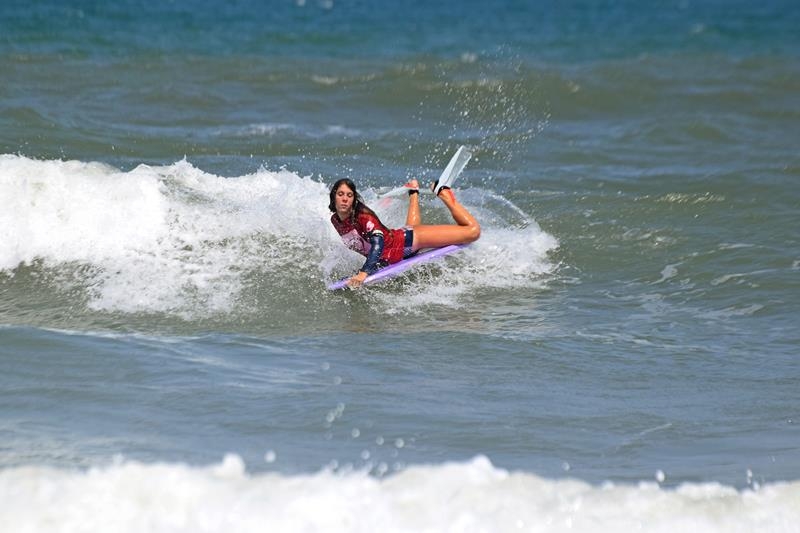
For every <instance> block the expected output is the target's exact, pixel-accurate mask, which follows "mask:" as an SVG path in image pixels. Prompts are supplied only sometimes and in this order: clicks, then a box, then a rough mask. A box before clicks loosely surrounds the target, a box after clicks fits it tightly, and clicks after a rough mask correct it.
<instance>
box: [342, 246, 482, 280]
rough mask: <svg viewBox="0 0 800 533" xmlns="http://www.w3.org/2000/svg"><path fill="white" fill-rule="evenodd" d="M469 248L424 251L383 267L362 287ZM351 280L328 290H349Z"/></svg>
mask: <svg viewBox="0 0 800 533" xmlns="http://www.w3.org/2000/svg"><path fill="white" fill-rule="evenodd" d="M465 246H468V245H467V244H451V245H449V246H442V247H441V248H432V249H429V250H424V251H421V252H418V253H416V254H414V255H412V256H411V257H409V258H407V259H403V260H402V261H398V262H397V263H394V264H391V265H388V266H385V267H383V268H382V269H380V270H378V271H377V272H374V273H373V274H370V275H369V276H367V277H366V279H365V280H364V283H362V285H372V284H373V283H378V282H380V281H384V280H387V279H389V278H393V277H395V276H397V275H398V274H401V273H402V272H405V271H406V270H408V269H409V268H411V267H412V266H414V265H417V264H419V263H425V262H428V261H431V260H433V259H436V258H438V257H444V256H446V255H450V254H452V253H453V252H457V251H459V250H460V249H462V248H464V247H465ZM349 279H350V276H348V277H346V278H343V279H340V280H339V281H336V282H334V283H331V284H329V285H328V290H331V291H335V290H338V289H346V288H347V280H349Z"/></svg>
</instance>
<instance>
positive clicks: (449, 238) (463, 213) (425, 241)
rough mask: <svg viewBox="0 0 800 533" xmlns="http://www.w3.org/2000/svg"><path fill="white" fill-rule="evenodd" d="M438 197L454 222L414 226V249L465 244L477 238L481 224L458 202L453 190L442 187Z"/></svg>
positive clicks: (479, 234)
mask: <svg viewBox="0 0 800 533" xmlns="http://www.w3.org/2000/svg"><path fill="white" fill-rule="evenodd" d="M439 199H440V200H441V201H442V202H444V205H445V206H447V209H449V210H450V214H451V215H452V217H453V220H455V222H456V224H455V225H454V224H446V225H440V226H426V225H419V226H414V245H413V248H414V250H415V251H416V250H419V249H421V248H438V247H440V246H447V245H450V244H467V243H470V242H474V241H476V240H478V237H480V236H481V226H480V224H478V221H477V220H475V217H473V216H472V213H470V212H469V211H467V208H466V207H464V206H463V205H461V204H460V203H458V200H456V197H455V195H454V194H453V191H452V190H450V189H442V190H441V191H440V192H439Z"/></svg>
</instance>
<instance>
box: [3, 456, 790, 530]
mask: <svg viewBox="0 0 800 533" xmlns="http://www.w3.org/2000/svg"><path fill="white" fill-rule="evenodd" d="M0 516H2V517H3V528H4V530H6V531H26V532H30V533H36V532H40V531H42V532H45V531H46V532H48V533H53V532H61V531H64V532H66V531H70V532H83V531H86V532H89V531H91V532H95V531H104V532H111V533H114V532H119V533H124V532H128V531H130V532H136V533H140V532H142V531H164V532H167V531H169V532H183V531H186V532H193V533H195V532H199V531H204V532H217V531H218V532H229V531H237V532H249V531H270V532H283V531H286V532H296V531H305V532H315V531H325V532H337V531H347V532H369V533H373V532H375V531H381V532H406V531H407V532H420V531H431V532H433V531H436V532H439V531H441V532H449V531H452V532H472V531H474V532H489V531H492V532H494V531H497V532H505V531H515V532H516V531H527V532H539V531H548V532H551V531H585V532H592V533H597V532H604V531H614V532H618V531H658V532H667V531H694V532H698V533H703V532H713V531H720V532H726V533H731V532H738V531H743V532H744V531H746V532H751V531H771V532H782V531H785V532H797V531H800V483H798V482H792V483H775V484H770V485H766V486H761V487H758V488H757V489H747V490H742V491H739V490H736V489H734V488H731V487H727V486H724V485H720V484H717V483H704V484H684V485H681V486H679V487H678V488H676V489H664V488H662V487H661V486H659V484H658V483H656V482H646V483H639V484H637V485H613V484H604V485H602V486H593V485H589V484H587V483H584V482H582V481H578V480H570V479H566V480H548V479H544V478H541V477H539V476H536V475H533V474H529V473H521V472H508V471H505V470H502V469H500V468H496V467H494V466H493V465H492V464H491V463H490V462H489V460H488V459H486V458H484V457H477V458H475V459H473V460H472V461H469V462H465V463H446V464H441V465H434V466H415V467H411V468H408V469H406V470H404V471H401V472H400V473H397V474H394V475H392V476H389V477H385V478H375V477H371V476H369V475H367V474H365V473H363V472H354V471H350V472H346V473H337V472H331V471H327V470H326V471H322V472H319V473H316V474H309V475H281V474H275V473H266V474H248V473H247V471H246V469H245V467H244V464H243V462H242V460H241V459H240V458H238V457H237V456H233V455H231V456H228V457H226V458H225V460H224V461H223V462H222V463H220V464H218V465H213V466H210V467H189V466H186V465H181V464H141V463H133V462H123V461H121V462H119V463H117V464H115V465H112V466H108V467H105V468H93V469H90V470H88V471H67V470H56V469H52V468H47V467H31V466H28V467H18V468H7V469H5V470H2V471H0Z"/></svg>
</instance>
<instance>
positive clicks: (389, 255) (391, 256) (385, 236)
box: [331, 209, 405, 274]
mask: <svg viewBox="0 0 800 533" xmlns="http://www.w3.org/2000/svg"><path fill="white" fill-rule="evenodd" d="M331 224H333V227H334V228H336V232H337V233H338V234H339V235H340V236H341V237H342V241H344V244H345V245H346V246H347V247H348V248H350V249H351V250H354V251H356V252H358V253H360V254H361V255H363V256H364V257H366V258H367V260H366V262H365V263H364V266H363V267H361V270H362V271H364V272H366V273H367V274H372V273H373V272H375V271H376V270H378V269H379V268H380V267H381V266H385V265H387V264H391V263H396V262H398V261H400V260H401V259H402V258H403V246H404V245H405V230H402V229H389V228H387V227H386V226H384V225H383V223H382V222H381V221H380V219H379V218H378V217H377V215H375V213H372V212H370V211H367V210H365V209H359V210H358V213H357V214H356V215H355V217H352V218H348V219H346V220H339V217H338V215H337V214H336V213H334V214H333V215H331Z"/></svg>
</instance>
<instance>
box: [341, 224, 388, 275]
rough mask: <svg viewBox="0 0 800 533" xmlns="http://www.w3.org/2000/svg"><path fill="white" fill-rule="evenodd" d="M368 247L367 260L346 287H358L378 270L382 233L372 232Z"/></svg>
mask: <svg viewBox="0 0 800 533" xmlns="http://www.w3.org/2000/svg"><path fill="white" fill-rule="evenodd" d="M369 245H370V247H369V253H367V260H366V261H364V265H363V266H362V267H361V269H360V270H359V271H358V273H357V274H356V275H355V276H353V277H351V278H350V280H349V281H348V285H349V286H351V287H358V286H359V285H361V284H362V283H363V282H364V280H365V279H366V278H367V276H369V275H370V274H372V273H373V272H375V271H376V270H378V263H379V261H380V260H381V255H382V254H383V233H382V232H380V231H374V232H372V234H370V236H369Z"/></svg>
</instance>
